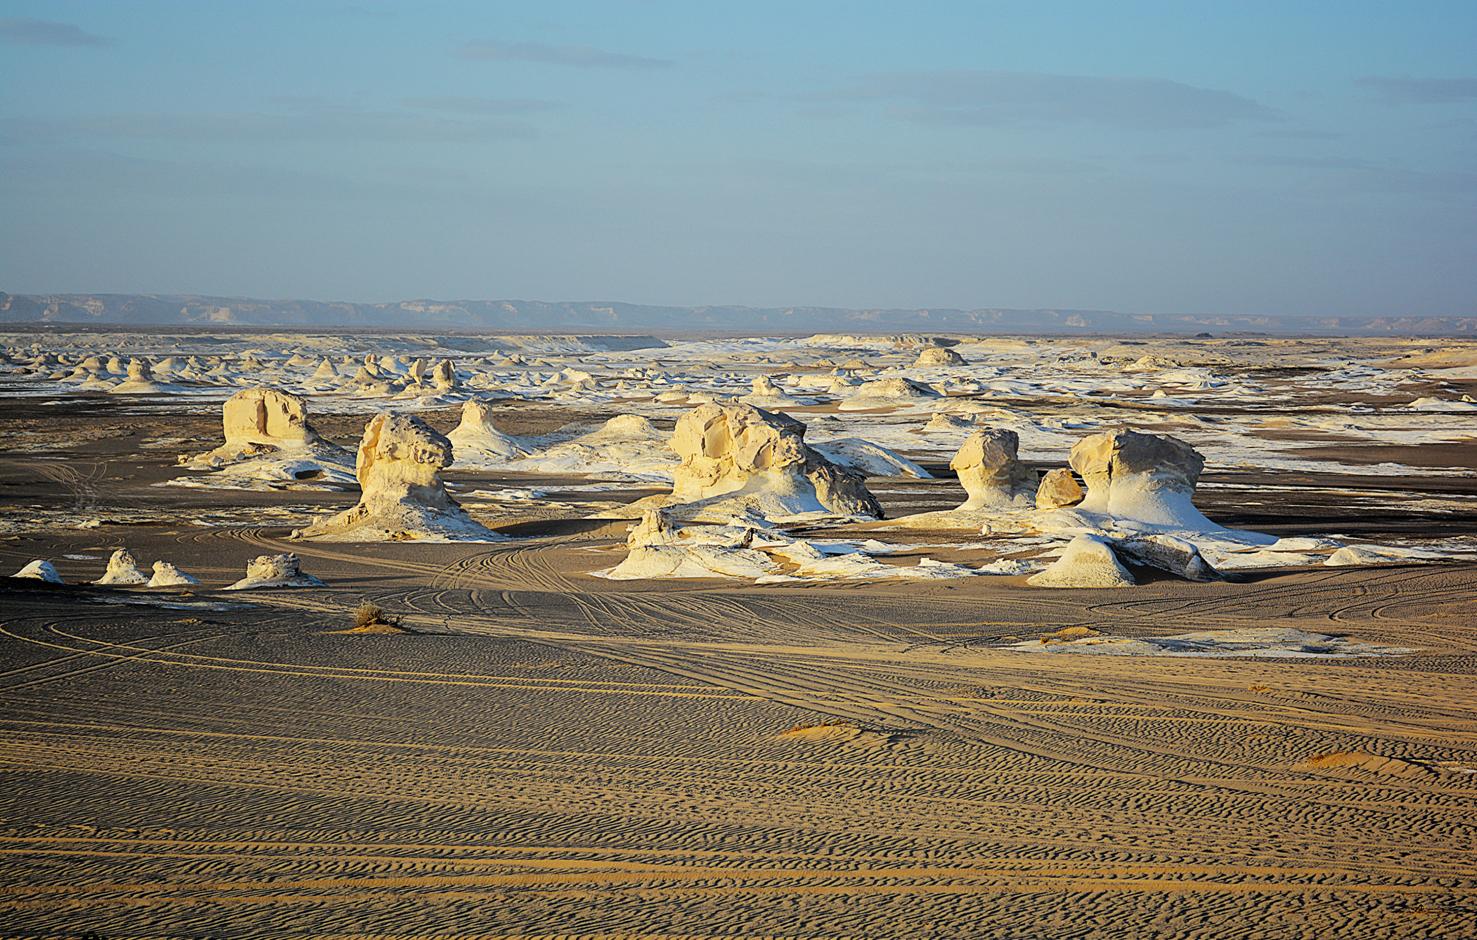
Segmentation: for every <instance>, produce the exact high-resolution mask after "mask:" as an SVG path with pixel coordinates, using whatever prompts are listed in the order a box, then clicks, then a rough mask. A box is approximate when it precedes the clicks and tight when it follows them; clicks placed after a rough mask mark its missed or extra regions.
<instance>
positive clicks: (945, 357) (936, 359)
mask: <svg viewBox="0 0 1477 940" xmlns="http://www.w3.org/2000/svg"><path fill="white" fill-rule="evenodd" d="M964 364H965V359H964V357H963V356H961V355H959V354H958V353H957V352H955V351H954V350H952V349H950V348H949V347H947V346H925V347H923V351H922V352H920V353H918V360H917V361H916V362H914V363H913V365H915V366H962V365H964Z"/></svg>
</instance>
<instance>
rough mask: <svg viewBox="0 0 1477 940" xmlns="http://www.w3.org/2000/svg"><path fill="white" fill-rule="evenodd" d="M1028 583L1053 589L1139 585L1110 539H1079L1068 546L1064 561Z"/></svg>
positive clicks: (1080, 537)
mask: <svg viewBox="0 0 1477 940" xmlns="http://www.w3.org/2000/svg"><path fill="white" fill-rule="evenodd" d="M1026 583H1027V584H1030V585H1034V586H1035V587H1053V588H1119V587H1132V586H1133V585H1134V584H1136V583H1138V582H1136V581H1134V579H1133V575H1132V574H1129V572H1128V569H1127V568H1125V567H1123V564H1122V562H1120V561H1119V560H1118V556H1117V555H1115V554H1114V553H1113V547H1112V546H1111V545H1110V544H1109V543H1108V540H1107V539H1104V538H1100V537H1099V536H1096V535H1079V536H1077V537H1076V538H1074V539H1073V540H1072V541H1070V542H1068V543H1067V547H1066V549H1065V550H1064V551H1063V552H1062V557H1060V558H1058V559H1057V560H1056V561H1055V562H1053V563H1052V564H1051V566H1050V567H1048V568H1047V569H1046V570H1045V571H1040V572H1037V573H1036V574H1033V575H1032V576H1031V577H1029V578H1027V579H1026Z"/></svg>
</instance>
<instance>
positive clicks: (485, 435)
mask: <svg viewBox="0 0 1477 940" xmlns="http://www.w3.org/2000/svg"><path fill="white" fill-rule="evenodd" d="M446 439H447V440H449V441H451V447H452V451H453V452H454V455H455V460H456V465H457V466H466V465H479V466H485V465H487V464H500V463H504V462H506V461H509V460H514V459H516V458H518V457H522V456H523V455H524V454H527V453H528V448H526V447H524V446H523V444H522V443H520V442H519V441H518V440H517V439H515V438H513V437H510V436H508V435H507V434H504V433H503V432H502V431H499V430H498V429H497V427H496V426H495V425H494V424H493V423H492V406H491V405H490V404H488V403H487V402H483V401H477V400H475V399H473V400H471V401H468V402H466V403H464V404H463V405H462V420H461V423H460V424H458V425H457V426H456V428H455V429H454V430H453V431H452V432H451V433H450V434H448V435H446Z"/></svg>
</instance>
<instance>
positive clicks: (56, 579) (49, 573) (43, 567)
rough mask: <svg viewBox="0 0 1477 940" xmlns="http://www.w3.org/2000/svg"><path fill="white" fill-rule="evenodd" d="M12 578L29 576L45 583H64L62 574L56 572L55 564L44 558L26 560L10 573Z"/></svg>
mask: <svg viewBox="0 0 1477 940" xmlns="http://www.w3.org/2000/svg"><path fill="white" fill-rule="evenodd" d="M11 577H12V578H30V579H34V580H36V581H45V582H46V583H47V584H66V583H67V582H65V581H63V580H62V576H61V575H60V574H58V573H57V570H56V566H55V565H53V564H52V563H51V562H49V561H47V560H46V559H44V558H38V559H36V560H35V561H32V562H27V563H26V565H25V567H23V568H21V570H19V571H17V572H16V573H15V574H13V575H11Z"/></svg>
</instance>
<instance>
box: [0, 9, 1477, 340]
mask: <svg viewBox="0 0 1477 940" xmlns="http://www.w3.org/2000/svg"><path fill="white" fill-rule="evenodd" d="M1474 47H1477V7H1474V6H1472V5H1470V4H1463V3H1430V4H1423V5H1421V7H1420V14H1419V15H1415V14H1413V13H1412V12H1411V10H1410V9H1409V8H1402V7H1392V6H1388V5H1383V4H1376V3H1349V4H1341V5H1339V6H1338V8H1337V9H1335V10H1328V9H1326V8H1315V7H1312V6H1309V7H1305V8H1298V9H1287V8H1286V6H1285V5H1282V4H1272V3H1246V4H1238V5H1235V6H1234V7H1226V8H1210V7H1187V6H1181V5H1177V4H1168V3H1143V2H1140V3H1130V4H1117V5H1113V6H1112V7H1111V8H1107V7H1102V6H1098V5H1089V4H1069V5H1063V6H1057V7H1054V8H1052V9H1040V8H1037V7H1035V6H1032V5H1027V4H998V5H992V6H990V7H988V8H983V7H981V6H979V5H975V4H966V3H948V4H935V5H930V6H929V7H928V8H926V9H923V10H917V11H909V12H908V13H907V14H906V15H903V14H901V13H899V12H898V11H897V10H896V8H895V7H891V6H889V5H885V4H849V3H848V4H842V3H816V4H807V5H804V6H793V5H785V4H764V3H760V4H750V5H745V6H744V7H743V8H742V9H741V10H739V9H728V8H694V7H690V6H688V5H684V4H676V3H656V2H653V3H641V4H630V5H619V6H618V5H613V4H610V5H607V4H598V3H556V4H544V5H539V6H536V7H535V6H531V5H529V6H524V5H513V4H505V5H498V6H497V7H496V8H491V9H489V8H486V7H484V5H481V4H474V3H470V2H458V3H438V4H433V5H419V4H418V5H416V6H414V7H408V6H399V5H393V4H389V3H374V2H368V3H357V4H348V3H345V4H335V5H327V4H324V5H312V6H304V5H299V4H287V3H256V4H251V5H231V6H217V5H199V4H190V3H183V2H175V3H166V2H140V3H133V4H126V5H125V4H107V3H88V2H49V3H39V2H21V0H0V180H3V182H0V211H3V212H4V213H5V214H6V216H7V218H8V219H9V220H10V223H11V224H10V225H8V226H6V228H5V230H4V234H3V236H0V289H3V290H5V291H7V292H11V293H16V294H52V293H61V294H78V293H115V294H134V293H138V294H155V295H175V294H197V295H205V296H218V297H231V298H243V299H244V298H259V299H300V298H312V299H314V300H319V301H325V302H332V301H344V302H350V303H386V302H393V301H397V300H407V299H438V300H458V299H462V300H474V299H479V300H480V299H501V298H520V299H522V298H527V299H530V300H540V301H547V302H551V303H558V302H565V301H568V299H569V298H593V299H594V300H595V301H608V302H619V303H629V304H639V305H656V306H679V307H680V306H728V305H731V306H747V307H759V308H766V307H770V308H772V307H834V308H853V309H892V308H896V309H920V308H933V309H943V308H947V309H959V310H971V309H982V308H986V309H988V308H1007V309H1034V308H1044V309H1059V310H1102V311H1117V312H1123V313H1129V314H1156V315H1227V316H1237V315H1253V316H1255V315H1270V316H1281V317H1328V316H1349V317H1360V316H1470V315H1472V314H1473V313H1474V312H1477V275H1474V274H1473V265H1472V258H1473V257H1477V212H1474V209H1477V171H1474V170H1473V169H1472V167H1473V166H1477V67H1474V65H1473V62H1472V58H1471V49H1472V48H1474ZM568 302H580V301H568ZM586 302H589V301H586Z"/></svg>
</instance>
